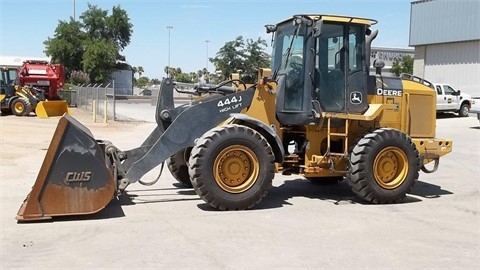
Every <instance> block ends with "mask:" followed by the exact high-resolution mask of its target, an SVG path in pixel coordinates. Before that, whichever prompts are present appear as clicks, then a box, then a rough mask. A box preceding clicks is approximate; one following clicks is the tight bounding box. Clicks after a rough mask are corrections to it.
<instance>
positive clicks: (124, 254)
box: [0, 109, 480, 269]
mask: <svg viewBox="0 0 480 270" xmlns="http://www.w3.org/2000/svg"><path fill="white" fill-rule="evenodd" d="M73 116H74V117H75V118H76V119H77V120H79V121H80V122H82V123H83V124H84V125H86V126H87V127H88V128H89V129H90V130H91V131H92V133H93V134H94V136H95V137H96V138H100V139H108V140H110V141H112V142H113V143H114V144H115V145H116V146H118V147H119V148H120V149H122V150H128V149H131V148H134V147H137V146H139V145H140V144H141V142H142V141H143V140H144V139H145V138H146V137H147V135H148V134H149V132H151V131H152V130H153V128H154V125H155V123H151V122H149V123H145V122H144V123H134V122H128V123H125V122H111V123H108V124H103V123H92V119H91V115H90V114H89V113H86V112H84V111H82V110H78V109H74V110H73ZM57 122H58V118H50V119H37V118H35V117H33V116H32V117H14V116H2V117H0V130H1V133H0V134H1V137H0V210H1V212H0V219H1V224H0V226H1V227H0V242H1V250H0V268H1V269H366V268H369V269H371V268H373V269H433V268H435V269H480V192H479V191H480V184H479V183H480V182H479V180H480V179H479V175H480V167H479V163H480V129H479V123H478V120H476V118H474V117H470V118H453V117H443V118H441V119H438V120H437V129H438V134H437V136H438V137H444V138H451V139H453V141H454V144H453V147H454V151H453V152H452V153H451V154H449V155H447V156H445V157H444V158H442V160H441V161H440V168H439V170H438V171H437V172H436V173H434V174H424V173H422V174H421V175H420V179H419V181H418V182H417V184H416V186H415V188H414V191H413V192H412V193H411V194H409V196H408V198H407V199H406V200H405V202H404V203H400V204H392V205H370V204H364V203H362V202H359V201H358V200H357V199H356V198H355V196H354V195H353V193H352V192H351V191H350V189H349V188H348V185H347V184H346V183H344V182H342V183H340V184H339V185H335V186H329V187H322V186H317V185H312V184H310V183H309V182H308V181H305V180H304V179H302V178H301V177H298V176H281V175H277V176H276V177H275V180H274V188H273V189H272V190H271V191H270V192H269V194H268V195H267V197H266V198H265V199H264V201H262V203H260V204H259V205H258V207H257V208H256V209H254V210H249V211H233V212H222V211H214V210H212V209H211V208H209V207H208V206H206V205H205V204H204V202H203V201H202V200H201V199H200V198H199V197H198V196H197V195H196V194H195V192H194V191H193V190H192V189H186V188H181V187H179V186H178V185H177V184H176V181H175V180H174V179H173V178H172V176H171V175H170V174H169V173H168V170H165V172H164V174H163V175H162V177H161V178H160V181H159V182H158V183H157V184H156V185H154V186H151V187H144V186H142V185H139V184H138V183H135V184H132V185H131V186H129V187H128V189H127V190H128V193H127V195H123V196H121V197H120V199H119V200H116V201H112V203H111V204H110V205H108V206H107V208H106V209H104V210H103V211H101V212H100V213H98V214H95V215H91V216H83V217H70V218H59V219H54V220H53V221H49V222H41V223H29V224H17V222H16V220H15V215H16V213H17V211H18V209H19V207H20V205H21V203H22V201H23V200H24V199H25V197H26V195H27V194H28V193H29V192H30V189H31V187H32V185H33V183H34V181H35V178H36V176H37V174H38V171H39V169H40V166H41V163H42V161H43V158H44V156H45V153H46V149H47V148H48V146H49V144H50V140H51V137H52V134H53V132H54V130H55V127H56V125H57ZM157 173H158V170H155V171H154V172H151V173H149V174H147V175H146V180H147V181H148V180H150V179H154V178H155V176H156V174H157Z"/></svg>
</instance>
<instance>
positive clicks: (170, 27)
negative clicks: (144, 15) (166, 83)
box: [167, 25, 173, 78]
mask: <svg viewBox="0 0 480 270" xmlns="http://www.w3.org/2000/svg"><path fill="white" fill-rule="evenodd" d="M172 28H173V26H170V25H168V26H167V29H168V66H167V78H168V72H169V70H170V30H171V29H172Z"/></svg>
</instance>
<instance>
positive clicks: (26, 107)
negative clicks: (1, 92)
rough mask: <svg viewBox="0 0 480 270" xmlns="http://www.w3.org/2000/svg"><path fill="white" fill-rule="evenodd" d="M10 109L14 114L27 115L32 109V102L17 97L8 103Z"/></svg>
mask: <svg viewBox="0 0 480 270" xmlns="http://www.w3.org/2000/svg"><path fill="white" fill-rule="evenodd" d="M10 109H11V110H12V112H13V114H14V115H16V116H23V115H29V114H30V112H31V111H32V104H30V101H28V99H26V98H17V99H15V100H14V101H12V104H10Z"/></svg>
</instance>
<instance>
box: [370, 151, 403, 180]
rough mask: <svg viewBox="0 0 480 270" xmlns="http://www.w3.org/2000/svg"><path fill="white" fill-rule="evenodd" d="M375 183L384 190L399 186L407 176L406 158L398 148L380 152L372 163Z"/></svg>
mask: <svg viewBox="0 0 480 270" xmlns="http://www.w3.org/2000/svg"><path fill="white" fill-rule="evenodd" d="M373 174H374V177H375V181H377V183H378V184H379V185H380V186H381V187H382V188H385V189H394V188H397V187H398V186H400V185H401V184H402V183H403V182H404V181H405V178H406V177H407V174H408V158H407V155H406V154H405V152H403V150H402V149H400V148H398V147H393V146H391V147H387V148H385V149H383V150H382V151H380V153H378V155H377V156H376V157H375V161H374V163H373Z"/></svg>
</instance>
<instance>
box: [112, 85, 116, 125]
mask: <svg viewBox="0 0 480 270" xmlns="http://www.w3.org/2000/svg"><path fill="white" fill-rule="evenodd" d="M112 83H113V121H115V120H116V116H115V103H116V101H115V95H116V93H115V92H116V91H115V80H112Z"/></svg>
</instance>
